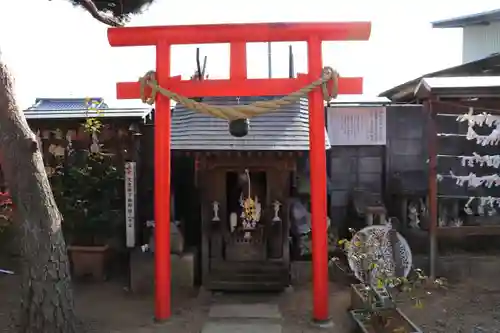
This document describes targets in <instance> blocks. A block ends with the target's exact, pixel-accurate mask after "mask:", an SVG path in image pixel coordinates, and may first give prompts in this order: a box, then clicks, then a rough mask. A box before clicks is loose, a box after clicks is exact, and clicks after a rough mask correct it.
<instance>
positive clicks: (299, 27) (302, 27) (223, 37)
mask: <svg viewBox="0 0 500 333" xmlns="http://www.w3.org/2000/svg"><path fill="white" fill-rule="evenodd" d="M370 32H371V23H370V22H328V23H327V22H325V23H255V24H209V25H179V26H154V27H129V28H109V29H108V40H109V44H110V45H111V46H147V45H156V44H157V43H158V41H160V40H166V41H168V42H169V43H170V44H172V45H174V44H208V43H230V42H246V43H254V42H294V41H305V40H307V39H308V38H309V37H311V36H315V37H317V38H318V39H319V40H321V41H343V40H368V39H369V38H370Z"/></svg>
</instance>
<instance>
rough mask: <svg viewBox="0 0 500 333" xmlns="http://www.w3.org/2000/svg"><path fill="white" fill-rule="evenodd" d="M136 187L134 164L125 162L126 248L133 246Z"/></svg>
mask: <svg viewBox="0 0 500 333" xmlns="http://www.w3.org/2000/svg"><path fill="white" fill-rule="evenodd" d="M136 187H137V177H136V163H135V162H125V223H126V226H125V233H126V234H125V236H126V244H127V247H134V246H135V214H136V208H137V207H136V202H137V189H136Z"/></svg>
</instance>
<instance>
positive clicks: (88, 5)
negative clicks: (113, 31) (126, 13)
mask: <svg viewBox="0 0 500 333" xmlns="http://www.w3.org/2000/svg"><path fill="white" fill-rule="evenodd" d="M80 3H81V5H82V7H83V8H85V10H86V11H88V12H89V13H90V15H92V17H93V18H95V19H96V20H97V21H99V22H101V23H104V24H106V25H109V26H112V27H121V26H123V24H122V23H121V22H120V21H119V20H117V19H116V18H113V17H111V16H109V15H106V14H105V13H103V12H101V11H99V10H98V9H97V7H96V5H95V4H94V2H92V0H80Z"/></svg>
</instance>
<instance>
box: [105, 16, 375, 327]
mask: <svg viewBox="0 0 500 333" xmlns="http://www.w3.org/2000/svg"><path fill="white" fill-rule="evenodd" d="M370 32H371V24H370V22H338V23H259V24H217V25H197V26H157V27H130V28H110V29H108V40H109V43H110V45H111V46H151V45H154V46H156V78H157V80H158V84H159V85H160V86H161V87H163V88H166V89H169V90H172V91H175V92H176V93H178V94H180V95H184V96H186V97H198V96H236V97H238V96H276V95H287V94H289V93H292V92H294V91H297V90H299V89H300V88H302V87H304V86H305V85H307V84H309V83H311V82H312V81H314V80H317V79H318V78H319V77H320V76H321V74H322V69H323V60H322V51H321V42H322V41H346V40H368V39H369V37H370ZM287 41H289V42H293V41H306V42H307V48H308V51H307V55H308V72H309V73H308V74H301V75H299V76H298V78H291V79H271V78H270V79H248V78H247V61H246V43H252V42H287ZM208 43H229V44H230V78H229V79H228V80H203V81H191V80H189V81H181V80H180V77H171V76H170V52H171V46H172V45H177V44H208ZM362 90H363V79H362V78H340V79H339V91H338V92H339V94H360V93H362ZM117 97H118V99H139V98H141V95H140V86H139V83H138V82H125V83H118V84H117ZM308 99H309V142H310V143H309V146H310V166H311V170H317V171H316V172H311V211H312V254H313V255H312V261H313V296H314V301H313V303H314V304H313V307H314V309H313V317H314V318H313V319H314V320H315V321H318V322H324V321H328V319H329V315H328V246H327V245H328V241H327V234H326V232H325V230H326V229H327V223H326V218H327V197H326V153H325V117H324V104H323V96H322V92H321V89H319V88H318V89H316V90H314V91H313V92H311V93H309V96H308ZM278 112H279V111H278ZM154 140H155V150H154V151H155V174H154V177H155V196H154V200H155V201H154V204H155V205H154V207H155V222H156V227H155V283H156V291H155V305H156V307H155V316H156V319H157V320H166V319H168V318H169V317H170V313H171V311H170V269H171V267H170V204H169V202H170V162H171V159H170V100H169V99H168V98H167V97H165V96H162V95H161V94H158V95H157V97H156V101H155V135H154Z"/></svg>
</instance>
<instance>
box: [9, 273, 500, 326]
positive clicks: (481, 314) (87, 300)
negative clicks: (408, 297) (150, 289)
mask: <svg viewBox="0 0 500 333" xmlns="http://www.w3.org/2000/svg"><path fill="white" fill-rule="evenodd" d="M0 267H2V268H6V267H5V266H0ZM496 279H498V277H491V278H487V279H485V280H474V281H465V282H463V283H461V284H455V285H451V286H449V288H448V290H439V291H432V292H431V294H430V295H427V294H426V295H425V296H423V297H424V307H423V309H415V308H414V307H412V305H411V304H410V302H409V301H405V300H402V301H401V309H403V311H404V312H405V313H406V314H407V315H408V317H409V318H410V319H411V320H413V321H414V322H415V323H416V324H418V325H420V326H421V328H422V329H423V331H424V332H426V333H444V332H454V333H500V286H497V285H498V284H497V282H496V281H497V280H496ZM75 295H76V306H77V311H78V314H79V316H80V318H81V319H82V320H83V321H84V323H85V324H86V326H87V327H88V328H89V331H90V333H104V332H110V333H111V332H112V333H156V332H182V333H191V332H192V333H198V332H200V330H201V327H202V326H203V324H204V323H205V322H206V320H207V313H208V309H209V305H210V303H211V302H218V301H220V300H224V301H227V302H231V301H232V302H240V301H245V299H251V298H259V297H260V296H257V295H253V296H252V295H246V296H242V295H238V294H224V295H222V296H221V295H215V296H211V295H210V294H209V293H207V292H201V293H198V292H193V291H183V290H178V291H176V292H175V293H174V295H173V300H172V303H173V304H172V308H173V316H172V319H171V320H170V321H169V322H168V323H166V324H161V325H160V324H154V323H153V320H152V315H153V299H152V297H147V296H139V295H131V294H130V293H128V292H127V291H126V290H125V289H124V288H123V285H120V284H119V283H116V282H107V283H100V284H86V285H78V286H76V290H75ZM266 297H267V299H269V300H270V301H272V302H277V303H278V304H279V306H280V309H281V312H282V315H283V317H284V318H283V327H284V332H286V333H312V332H319V331H320V330H319V329H316V328H313V327H311V325H310V318H311V305H312V295H311V289H310V287H303V288H295V289H294V290H293V291H290V292H286V293H282V294H281V295H267V296H266ZM329 298H330V312H331V316H332V318H333V321H334V323H335V328H334V329H330V330H329V331H330V332H335V333H349V327H350V325H349V324H350V321H349V319H348V317H347V315H346V310H347V308H348V307H349V304H350V298H349V290H348V289H347V288H345V287H339V286H336V285H335V284H332V285H331V287H330V297H329ZM16 305H17V288H16V277H15V276H6V275H2V276H0V332H8V331H7V324H8V322H9V314H10V311H11V309H13V308H15V307H16ZM323 331H325V330H323ZM326 331H328V330H326Z"/></svg>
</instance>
